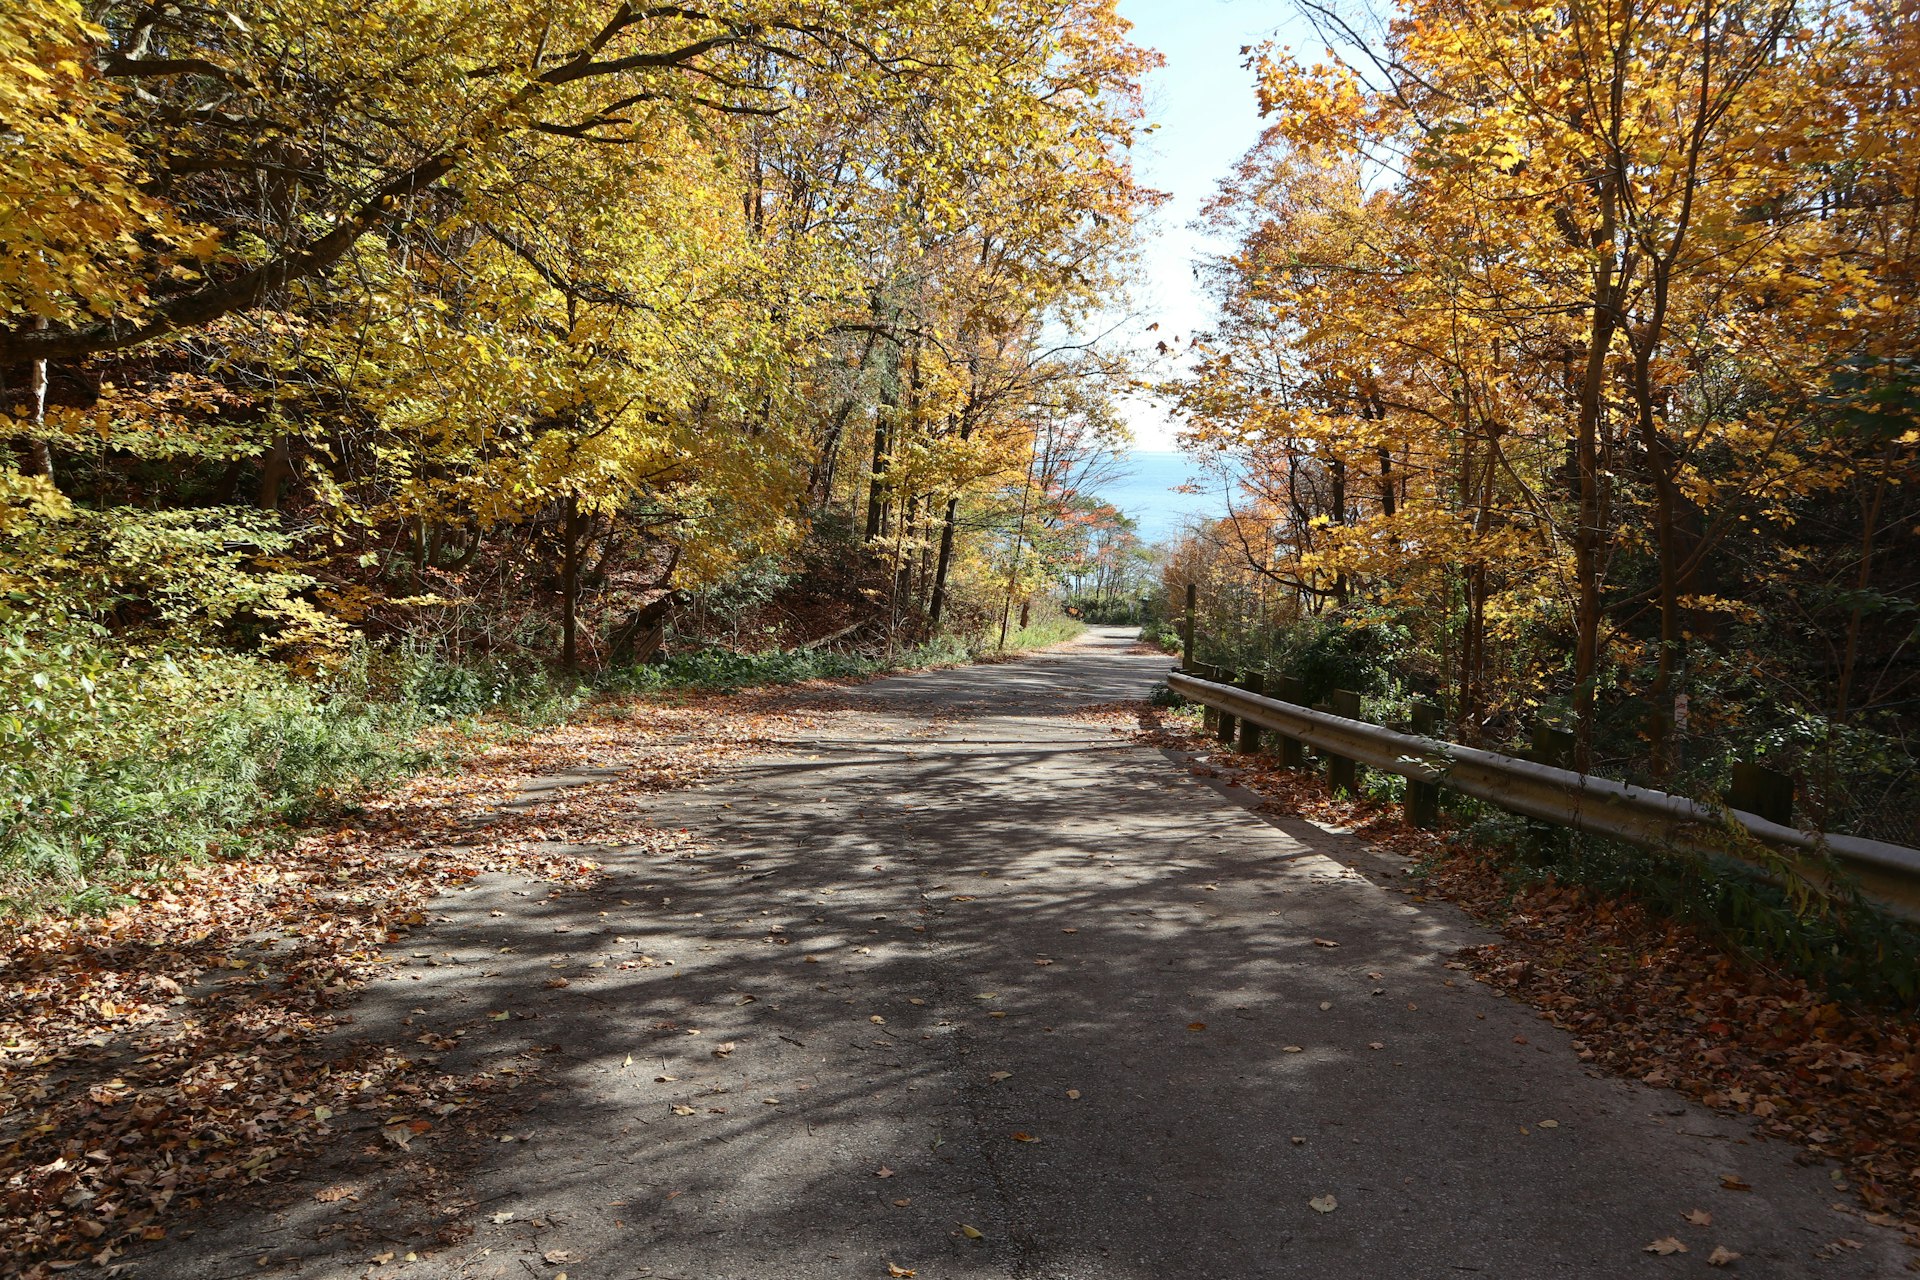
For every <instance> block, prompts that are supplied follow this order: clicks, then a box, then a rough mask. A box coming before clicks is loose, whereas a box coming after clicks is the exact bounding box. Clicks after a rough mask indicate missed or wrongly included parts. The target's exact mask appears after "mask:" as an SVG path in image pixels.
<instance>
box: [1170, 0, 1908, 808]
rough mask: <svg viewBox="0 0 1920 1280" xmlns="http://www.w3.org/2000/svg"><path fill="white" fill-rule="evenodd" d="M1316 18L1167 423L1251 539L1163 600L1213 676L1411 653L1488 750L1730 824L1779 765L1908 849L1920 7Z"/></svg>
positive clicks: (1200, 552) (1223, 547)
mask: <svg viewBox="0 0 1920 1280" xmlns="http://www.w3.org/2000/svg"><path fill="white" fill-rule="evenodd" d="M1308 12H1309V13H1310V14H1311V15H1312V16H1313V18H1314V19H1315V21H1316V22H1317V24H1318V26H1319V27H1320V30H1321V31H1322V33H1323V34H1324V35H1325V37H1326V40H1327V44H1328V46H1329V47H1328V51H1327V56H1326V57H1325V58H1324V59H1322V60H1320V61H1317V62H1309V61H1307V60H1304V59H1302V58H1301V57H1298V56H1296V55H1295V54H1294V53H1292V52H1290V51H1289V50H1286V49H1283V48H1279V47H1277V46H1263V47H1260V48H1257V49H1254V50H1251V51H1250V60H1249V61H1250V67H1251V69H1252V70H1253V72H1254V73H1255V74H1256V75H1257V76H1258V79H1259V85H1260V93H1261V100H1262V104H1263V107H1264V109H1265V111H1266V112H1267V115H1268V117H1269V125H1268V127H1267V129H1266V131H1265V133H1264V134H1263V136H1262V137H1261V139H1260V141H1259V143H1258V144H1257V145H1256V146H1255V147H1254V148H1253V150H1252V151H1250V152H1249V153H1248V154H1247V155H1246V156H1245V158H1244V159H1243V160H1242V162H1241V163H1240V165H1239V167H1238V169H1237V170H1236V172H1235V173H1234V174H1233V175H1232V176H1231V177H1230V178H1229V179H1228V180H1226V181H1225V182H1224V183H1223V184H1222V185H1221V187H1220V189H1219V192H1218V195H1217V196H1216V198H1215V199H1214V201H1213V202H1212V204H1211V206H1210V208H1209V212H1208V218H1209V221H1210V222H1211V224H1212V226H1213V228H1214V229H1215V230H1217V231H1218V232H1219V233H1220V235H1221V236H1222V237H1223V239H1224V240H1225V241H1226V242H1227V243H1228V244H1230V245H1231V246H1232V247H1231V249H1230V250H1229V251H1228V252H1226V253H1225V254H1224V255H1222V256H1220V257H1219V258H1218V259H1216V260H1215V261H1214V262H1213V263H1212V264H1211V266H1210V269H1209V282H1210V288H1211V289H1212V291H1213V293H1214V296H1215V299H1216V301H1217V302H1218V304H1219V315H1220V319H1219V323H1218V325H1217V326H1216V328H1215V330H1214V332H1212V333H1211V334H1210V335H1208V336H1207V337H1206V338H1204V339H1203V340H1202V341H1201V342H1200V343H1198V344H1197V346H1196V351H1195V359H1194V361H1193V367H1192V369H1191V372H1190V374H1189V375H1188V376H1187V377H1185V378H1184V379H1182V380H1181V381H1180V382H1179V383H1178V384H1177V385H1176V386H1174V387H1173V388H1172V390H1173V392H1174V393H1175V394H1176V395H1178V396H1179V397H1180V401H1181V404H1182V407H1183V410H1184V412H1185V432H1186V434H1185V442H1186V444H1187V445H1188V446H1189V447H1190V448H1192V449H1193V450H1195V451H1196V452H1197V453H1198V454H1199V455H1200V456H1202V457H1203V458H1207V459H1210V460H1211V465H1213V466H1214V467H1215V468H1216V469H1217V470H1218V471H1220V472H1221V473H1222V474H1224V475H1225V476H1226V477H1228V478H1229V479H1230V480H1231V481H1232V482H1233V484H1234V485H1235V486H1236V492H1237V494H1238V495H1239V497H1238V500H1237V501H1236V504H1235V509H1234V511H1233V512H1232V514H1231V517H1230V518H1229V519H1227V520H1225V521H1222V522H1220V523H1218V524H1216V525H1214V526H1212V527H1211V528H1210V529H1209V530H1207V532H1206V534H1205V536H1204V537H1201V538H1199V539H1196V540H1195V541H1194V542H1193V543H1192V544H1191V545H1190V546H1188V547H1187V548H1185V549H1183V551H1182V553H1181V555H1180V556H1177V557H1176V559H1175V563H1174V565H1173V567H1172V569H1171V570H1170V577H1171V578H1173V579H1175V580H1176V585H1178V583H1184V582H1186V581H1197V582H1201V583H1203V585H1204V596H1205V599H1206V600H1207V601H1208V608H1209V610H1210V613H1211V618H1210V626H1211V629H1212V631H1213V633H1214V634H1216V635H1217V636H1219V637H1220V638H1221V639H1222V641H1234V642H1237V643H1240V644H1242V645H1243V646H1249V647H1251V649H1253V650H1258V649H1260V647H1261V646H1262V645H1263V644H1271V643H1273V642H1272V641H1270V640H1263V639H1262V636H1271V635H1272V634H1273V633H1274V632H1273V629H1274V628H1275V627H1280V628H1281V629H1282V630H1284V629H1285V628H1286V627H1287V626H1289V625H1291V620H1300V619H1304V620H1307V621H1308V622H1310V623H1312V622H1315V621H1316V620H1318V622H1319V623H1331V624H1332V629H1331V631H1328V630H1327V629H1326V627H1324V626H1320V627H1319V628H1318V629H1316V627H1315V626H1308V627H1306V628H1305V630H1304V631H1302V630H1300V629H1299V628H1295V630H1294V632H1292V633H1291V634H1293V636H1294V637H1295V640H1296V641H1298V642H1299V643H1307V642H1308V641H1311V643H1315V644H1321V645H1322V647H1325V646H1326V645H1328V644H1331V645H1333V647H1335V648H1339V647H1341V646H1342V645H1344V646H1345V647H1346V648H1347V649H1348V650H1355V649H1356V648H1364V647H1366V646H1368V645H1371V646H1373V649H1374V650H1376V651H1382V652H1384V651H1388V650H1390V651H1391V652H1392V654H1393V655H1394V657H1395V660H1396V663H1397V669H1396V672H1395V673H1394V675H1393V679H1392V681H1391V683H1392V684H1393V686H1394V690H1395V691H1397V692H1398V694H1399V695H1400V696H1402V697H1405V696H1409V695H1423V696H1428V697H1431V698H1434V699H1437V700H1439V701H1441V702H1443V703H1444V705H1445V708H1446V712H1447V716H1448V719H1449V720H1450V721H1451V725H1452V731H1453V732H1455V733H1457V734H1458V735H1460V736H1461V737H1463V738H1464V739H1465V740H1467V741H1487V740H1492V741H1494V742H1506V741H1512V740H1513V739H1514V738H1516V737H1517V738H1522V739H1524V738H1525V735H1526V732H1527V727H1528V724H1529V722H1536V721H1537V722H1541V723H1545V724H1549V725H1552V726H1555V727H1560V728H1564V729H1565V730H1567V731H1570V732H1572V733H1573V734H1574V735H1575V737H1576V744H1575V745H1576V750H1575V753H1574V755H1575V758H1576V759H1577V762H1578V763H1579V764H1580V765H1581V766H1582V767H1592V768H1595V769H1596V770H1601V771H1607V772H1614V773H1616V774H1618V773H1622V772H1624V773H1626V774H1627V775H1629V776H1632V777H1638V778H1643V779H1649V780H1654V781H1663V782H1666V783H1667V784H1668V785H1669V786H1671V787H1672V789H1676V790H1680V789H1691V790H1693V791H1694V792H1695V793H1700V794H1712V793H1718V792H1719V791H1720V790H1721V788H1722V787H1724V785H1725V783H1726V780H1727V774H1728V769H1729V767H1730V765H1731V763H1732V762H1733V761H1735V760H1739V759H1745V760H1748V761H1764V762H1766V763H1768V764H1771V765H1773V766H1774V767H1776V768H1779V769H1781V770H1783V771H1786V772H1788V773H1790V774H1794V775H1796V776H1797V777H1798V779H1799V782H1800V786H1801V789H1802V796H1803V799H1805V800H1810V801H1811V802H1812V812H1811V817H1810V820H1811V821H1816V822H1832V823H1834V824H1835V825H1836V829H1842V830H1857V831H1861V832H1862V833H1873V834H1878V835H1881V836H1883V837H1884V838H1888V839H1893V840H1896V841H1901V842H1904V843H1909V844H1911V843H1914V837H1915V835H1916V829H1915V828H1914V826H1913V824H1912V815H1913V812H1914V792H1913V785H1914V777H1915V774H1916V764H1915V760H1916V753H1915V749H1914V748H1915V743H1916V741H1920V738H1917V737H1916V726H1917V725H1920V718H1917V717H1916V714H1915V713H1916V708H1920V700H1917V695H1920V687H1917V685H1920V681H1917V680H1916V677H1920V645H1916V643H1915V642H1916V640H1917V639H1920V631H1917V630H1916V624H1917V623H1920V601H1917V599H1916V597H1917V596H1920V575H1917V574H1916V564H1920V554H1917V553H1920V486H1917V485H1916V484H1915V480H1916V478H1920V476H1917V473H1916V467H1920V365H1916V356H1917V355H1920V346H1917V345H1916V343H1917V342H1920V339H1916V334H1917V333H1920V324H1917V323H1916V322H1917V321H1920V222H1916V208H1917V206H1916V196H1917V195H1920V130H1917V128H1916V126H1917V125H1920V111H1917V110H1916V103H1915V86H1916V85H1920V24H1916V21H1915V17H1914V13H1913V11H1912V8H1911V6H1899V5H1885V4H1879V3H1859V4H1849V3H1842V4H1806V3H1798V2H1794V0H1758V2H1756V3H1745V2H1744V0H1735V2H1734V3H1724V4H1722V3H1700V2H1696V0H1672V2H1670V3H1669V2H1665V0H1660V2H1655V3H1645V2H1643V0H1614V2H1609V3H1597V4H1588V3H1576V4H1572V5H1559V6H1528V5H1512V4H1506V3H1482V2H1480V0H1433V2H1429V0H1405V2H1404V3H1401V4H1399V5H1398V6H1397V7H1396V8H1395V9H1394V10H1393V11H1392V12H1391V14H1390V15H1389V17H1388V19H1387V20H1386V21H1385V23H1384V24H1383V25H1382V26H1380V27H1379V28H1377V29H1375V28H1373V27H1367V26H1360V25H1354V24H1353V23H1351V22H1349V21H1348V20H1347V19H1346V18H1344V17H1343V16H1342V14H1343V13H1344V12H1345V11H1344V10H1336V9H1335V8H1332V7H1327V6H1320V5H1310V6H1308ZM1342 635H1344V636H1345V639H1344V640H1341V639H1339V637H1340V636H1342ZM1301 636H1306V637H1308V640H1300V637H1301ZM1315 636H1319V637H1322V639H1312V637H1315ZM1236 637H1237V641H1236ZM1325 637H1332V639H1326V638H1325ZM1381 692H1385V685H1383V686H1382V689H1381Z"/></svg>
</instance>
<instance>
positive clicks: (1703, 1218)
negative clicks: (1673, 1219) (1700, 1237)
mask: <svg viewBox="0 0 1920 1280" xmlns="http://www.w3.org/2000/svg"><path fill="white" fill-rule="evenodd" d="M1680 1217H1681V1218H1682V1219H1683V1220H1684V1221H1687V1222H1691V1223H1692V1224H1693V1225H1694V1226H1696V1227H1710V1226H1712V1225H1713V1215H1712V1214H1710V1213H1708V1212H1707V1211H1706V1210H1705V1209H1693V1210H1689V1211H1688V1212H1686V1213H1683V1214H1681V1215H1680Z"/></svg>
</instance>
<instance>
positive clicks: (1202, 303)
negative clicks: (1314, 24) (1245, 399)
mask: <svg viewBox="0 0 1920 1280" xmlns="http://www.w3.org/2000/svg"><path fill="white" fill-rule="evenodd" d="M1120 13H1121V16H1122V17H1125V18H1126V19H1127V20H1128V21H1130V22H1132V23H1133V24H1134V25H1133V31H1132V33H1131V39H1133V41H1134V42H1135V43H1137V44H1142V45H1146V46H1148V47H1150V48H1154V49H1158V50H1159V51H1160V52H1161V53H1162V54H1163V55H1165V57H1166V60H1167V63H1166V65H1165V66H1164V67H1161V68H1160V69H1159V70H1157V71H1155V72H1153V73H1151V74H1150V75H1149V76H1148V78H1147V85H1146V107H1147V116H1148V119H1149V120H1150V121H1151V122H1152V123H1154V124H1156V125H1158V128H1157V130H1156V131H1155V132H1153V133H1151V134H1148V135H1147V136H1146V137H1145V138H1143V139H1142V141H1141V143H1140V145H1138V146H1137V147H1136V148H1135V150H1134V163H1135V166H1136V169H1137V171H1138V173H1139V176H1140V179H1141V181H1142V182H1144V183H1145V184H1146V185H1147V186H1150V187H1153V188H1155V189H1156V190H1160V191H1164V192H1167V193H1168V194H1169V195H1170V196H1171V197H1172V198H1171V199H1170V200H1169V201H1168V202H1167V203H1166V204H1164V205H1162V206H1161V207H1160V209H1159V210H1158V211H1157V212H1156V213H1155V215H1154V220H1153V223H1152V225H1151V226H1150V227H1149V228H1148V231H1147V235H1146V236H1145V238H1144V239H1145V243H1146V253H1145V258H1144V261H1143V263H1142V268H1143V271H1144V276H1145V278H1144V280H1143V281H1142V283H1141V285H1140V286H1139V288H1138V289H1137V290H1136V296H1135V297H1134V299H1133V307H1132V311H1133V313H1134V314H1133V318H1132V319H1131V320H1130V322H1129V323H1127V324H1126V325H1125V326H1124V328H1123V329H1122V331H1121V333H1119V334H1117V335H1116V337H1119V338H1121V339H1123V340H1125V341H1128V342H1130V343H1131V344H1132V345H1133V346H1135V347H1136V348H1138V349H1141V350H1145V351H1151V350H1153V348H1154V344H1155V342H1156V341H1159V340H1162V339H1165V340H1167V341H1169V342H1171V341H1172V340H1173V339H1174V338H1175V337H1178V338H1180V339H1185V338H1186V337H1187V336H1188V335H1189V334H1191V333H1193V331H1194V330H1195V329H1196V328H1204V327H1205V326H1206V324H1207V318H1208V315H1209V313H1210V310H1211V308H1210V306H1209V304H1208V303H1207V300H1206V298H1205V297H1204V296H1203V295H1202V294H1201V292H1200V287H1199V282H1198V281H1197V280H1195V279H1194V276H1193V264H1194V261H1195V259H1196V258H1198V257H1200V256H1202V255H1203V254H1205V253H1206V252H1207V250H1208V245H1209V241H1208V238H1207V237H1206V236H1204V235H1203V234H1202V233H1200V232H1198V231H1196V230H1194V229H1193V228H1192V226H1191V225H1190V224H1191V223H1192V222H1193V220H1194V219H1195V218H1197V217H1198V216H1199V214H1200V207H1201V205H1203V204H1205V203H1206V201H1207V198H1208V197H1209V196H1210V195H1212V194H1213V190H1214V187H1215V185H1216V184H1217V183H1218V182H1219V181H1220V179H1221V178H1222V177H1224V176H1226V174H1227V172H1228V171H1229V170H1230V169H1232V167H1233V165H1234V162H1235V161H1237V160H1239V158H1240V157H1241V155H1242V154H1244V153H1245V152H1246V150H1247V148H1248V147H1250V146H1252V145H1253V143H1254V142H1255V140H1256V139H1258V138H1259V136H1260V127H1261V120H1260V113H1259V107H1258V104H1257V101H1256V99H1255V96H1254V89H1253V77H1252V75H1251V74H1250V73H1249V72H1248V71H1247V70H1246V69H1245V68H1244V67H1243V66H1242V65H1241V60H1242V56H1241V53H1240V49H1241V47H1242V46H1243V45H1250V44H1258V43H1259V42H1260V41H1262V40H1265V39H1267V38H1269V37H1273V36H1276V35H1277V36H1278V38H1279V39H1280V41H1281V43H1283V44H1292V45H1294V46H1296V47H1301V48H1303V49H1307V48H1310V47H1311V44H1312V40H1313V38H1312V37H1311V35H1307V34H1305V32H1306V28H1305V27H1304V25H1303V24H1302V23H1301V21H1300V19H1299V17H1298V16H1297V14H1296V12H1295V10H1294V9H1293V7H1292V6H1291V5H1290V4H1287V3H1285V0H1121V2H1120ZM1156 321H1157V322H1158V323H1159V325H1160V328H1159V330H1158V331H1157V332H1153V333H1148V332H1147V326H1148V325H1150V324H1153V323H1155V322H1156ZM1127 417H1128V422H1129V425H1130V426H1131V427H1132V428H1133V433H1134V447H1135V448H1136V449H1140V450H1142V451H1147V452H1161V451H1165V450H1169V449H1172V448H1174V441H1173V427H1172V424H1171V423H1170V422H1169V421H1168V418H1167V413H1166V410H1165V409H1164V408H1163V407H1162V406H1160V405H1158V404H1157V403H1153V402H1151V401H1139V402H1135V403H1132V404H1130V405H1129V406H1128V413H1127Z"/></svg>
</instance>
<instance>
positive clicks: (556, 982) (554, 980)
mask: <svg viewBox="0 0 1920 1280" xmlns="http://www.w3.org/2000/svg"><path fill="white" fill-rule="evenodd" d="M542 985H543V986H548V987H570V986H572V985H573V984H572V983H571V982H568V981H567V980H566V979H565V978H562V977H560V976H559V975H558V974H555V975H554V976H553V977H551V978H548V979H547V980H546V982H545V983H543V984H542Z"/></svg>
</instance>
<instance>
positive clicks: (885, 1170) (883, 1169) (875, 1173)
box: [873, 1165, 893, 1178]
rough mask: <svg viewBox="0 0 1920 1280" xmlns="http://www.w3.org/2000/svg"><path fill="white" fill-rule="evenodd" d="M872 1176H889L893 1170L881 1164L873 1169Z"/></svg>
mask: <svg viewBox="0 0 1920 1280" xmlns="http://www.w3.org/2000/svg"><path fill="white" fill-rule="evenodd" d="M873 1176H874V1177H876V1178H891V1177H892V1176H893V1170H891V1169H889V1168H887V1166H885V1165H881V1166H880V1167H879V1168H878V1169H875V1170H874V1171H873Z"/></svg>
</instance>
